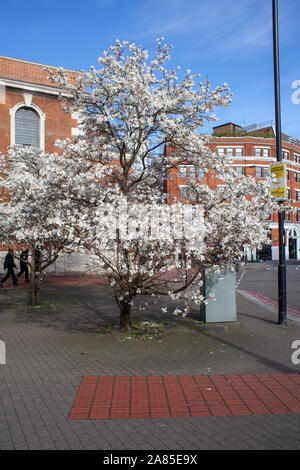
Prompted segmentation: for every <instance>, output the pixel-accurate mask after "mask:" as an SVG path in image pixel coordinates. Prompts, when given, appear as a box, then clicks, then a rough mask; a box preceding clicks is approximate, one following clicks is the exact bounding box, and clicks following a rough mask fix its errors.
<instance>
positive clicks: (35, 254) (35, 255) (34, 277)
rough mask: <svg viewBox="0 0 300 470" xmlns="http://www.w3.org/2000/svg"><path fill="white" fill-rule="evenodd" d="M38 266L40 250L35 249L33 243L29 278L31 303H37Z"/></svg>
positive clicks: (38, 286)
mask: <svg viewBox="0 0 300 470" xmlns="http://www.w3.org/2000/svg"><path fill="white" fill-rule="evenodd" d="M39 268H40V251H39V250H37V249H36V248H35V247H34V245H33V247H32V255H31V273H30V274H31V275H30V277H31V279H30V299H29V303H30V304H31V305H33V306H34V305H37V297H38V292H39V290H40V280H41V274H40V272H39V271H38V270H39Z"/></svg>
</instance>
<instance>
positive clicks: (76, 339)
mask: <svg viewBox="0 0 300 470" xmlns="http://www.w3.org/2000/svg"><path fill="white" fill-rule="evenodd" d="M10 282H11V281H10V280H8V281H7V286H6V285H5V287H4V288H3V289H2V290H1V292H0V312H1V313H0V339H1V340H2V341H4V342H5V344H6V352H7V358H6V359H7V360H6V365H0V398H1V400H0V449H98V450H126V449H130V450H135V449H143V450H147V449H152V450H160V449H163V450H167V449H168V450H184V449H186V450H187V449H189V450H191V449H195V450H201V449H299V448H300V437H299V431H300V410H299V411H298V409H299V408H297V406H299V403H300V391H299V389H300V384H299V377H300V374H299V372H300V365H295V364H293V362H292V359H291V356H292V353H293V352H294V351H293V349H292V348H291V345H292V343H293V341H295V340H300V324H299V323H295V322H293V321H289V322H288V325H287V326H279V325H277V324H276V315H274V313H272V312H271V311H269V310H266V309H263V308H262V307H261V306H259V305H257V304H255V303H253V302H251V301H250V300H249V299H247V298H245V297H243V296H241V295H239V294H237V305H238V321H237V322H236V323H230V324H216V325H201V324H199V322H198V321H197V311H194V312H193V314H192V317H193V318H192V319H187V320H177V321H175V320H174V319H173V317H172V315H171V314H169V315H164V316H163V317H162V312H161V306H162V305H165V299H160V300H161V302H163V303H161V302H160V303H159V304H150V303H149V306H148V307H147V310H146V312H136V313H135V314H134V319H135V321H137V320H138V319H139V320H148V321H152V322H153V321H155V322H157V323H159V324H160V327H161V328H160V335H159V336H157V337H156V339H150V338H149V336H150V335H148V337H146V335H144V336H137V337H132V338H129V336H130V335H128V334H126V333H121V332H119V331H118V329H117V328H114V325H116V324H118V311H117V309H116V306H115V305H114V303H113V302H112V301H111V298H110V295H109V292H108V289H107V288H106V287H105V286H104V285H103V280H101V279H99V278H95V277H93V278H90V279H89V281H88V278H87V277H85V278H80V277H77V276H76V279H75V277H74V278H71V277H67V278H58V277H50V276H49V277H47V281H45V283H44V288H43V291H42V293H41V300H42V302H41V305H40V307H41V308H35V309H32V308H28V307H27V306H26V299H27V296H28V290H27V285H25V283H24V284H20V286H19V287H17V288H11V287H9V285H8V284H9V283H10ZM25 287H26V288H25ZM169 310H170V309H169ZM170 311H171V310H170ZM109 377H110V378H109ZM103 380H104V381H105V380H107V381H108V382H109V381H110V382H111V383H112V382H114V383H115V384H116V383H118V384H121V388H117V387H115V391H118V393H117V394H116V397H117V400H116V403H117V404H118V405H120V400H125V402H126V400H127V401H128V397H129V398H134V399H133V400H132V402H133V403H135V404H136V409H137V408H138V406H137V405H138V404H141V403H142V401H143V400H144V399H148V400H150V401H152V404H153V393H152V392H151V390H150V388H149V384H152V385H151V387H152V388H153V387H154V391H155V393H156V392H157V389H158V388H159V389H160V392H159V393H161V392H162V391H163V390H162V384H164V393H162V394H161V395H159V394H158V395H156V397H157V396H160V397H161V398H159V399H158V401H157V402H156V408H158V407H160V405H162V406H165V404H166V400H167V407H168V413H169V414H168V417H162V416H166V415H163V414H162V410H160V414H158V415H157V416H158V417H154V415H153V414H152V415H151V414H148V415H147V416H149V417H139V418H137V417H134V414H131V415H130V417H128V415H126V413H125V414H123V416H124V417H123V418H121V417H120V413H119V414H115V415H114V414H110V415H106V416H105V415H101V414H100V410H99V408H101V409H102V410H101V411H103V408H104V406H103V394H102V396H101V393H102V392H103V391H104V390H105V387H104V386H103V385H101V386H100V387H99V384H101V381H103ZM124 381H125V385H124ZM201 381H202V384H201ZM247 381H248V382H247ZM246 382H247V383H246ZM91 383H94V385H95V389H94V391H95V390H96V388H97V386H98V392H99V393H97V394H95V393H93V407H94V410H95V408H98V412H99V413H98V415H97V414H94V415H93V417H91V415H89V416H88V417H85V418H84V419H82V418H81V419H78V416H77V419H71V418H72V415H71V414H70V413H71V410H72V409H73V410H74V405H76V404H78V403H79V404H80V405H81V407H82V405H83V408H85V409H86V408H87V407H89V410H91V408H90V405H89V404H88V405H87V403H88V400H89V399H90V397H88V396H87V395H88V393H90V392H88V393H87V394H86V393H84V394H83V396H82V393H81V395H80V393H79V392H80V391H81V392H82V390H83V389H84V386H85V385H86V384H88V387H91ZM126 383H127V384H128V383H130V384H131V388H130V395H128V393H127V392H128V390H129V388H128V386H127V385H126ZM145 383H147V384H148V388H147V390H148V392H147V393H146V389H145ZM195 383H196V384H197V388H196V387H195V386H194V385H195ZM132 384H134V387H133V385H132ZM170 384H171V385H170ZM179 385H180V386H181V387H180V388H178V387H179ZM246 385H247V386H248V387H251V389H252V393H253V394H254V395H255V401H256V404H257V405H258V404H259V402H260V404H265V407H266V408H265V409H263V408H260V410H258V408H256V409H255V408H253V409H252V411H251V408H250V406H249V402H247V400H249V396H248V398H247V397H246V395H245V393H246V392H245V386H246ZM92 386H93V385H92ZM118 386H119V385H118ZM192 386H193V387H192ZM82 387H83V388H82ZM126 387H127V392H126ZM137 387H139V388H138V390H139V395H138V396H137V395H136V393H135V392H136V390H137ZM168 387H169V388H168ZM170 387H171V389H170ZM174 387H175V388H174ZM191 387H192V388H191ZM220 387H221V388H220ZM222 387H223V388H222ZM224 387H225V388H224ZM208 389H209V390H208ZM210 389H211V390H210ZM149 390H150V391H149ZM233 390H235V395H234V394H233ZM85 391H87V389H86V390H85ZM120 391H121V392H122V393H121V395H120V393H119V392H120ZM170 391H171V392H172V393H173V397H171V398H170ZM174 392H176V393H177V392H178V393H177V395H176V393H175V394H174ZM192 392H193V394H192V395H191V393H192ZM225 392H226V393H227V395H226V393H225ZM172 393H171V395H172ZM195 393H196V395H195ZM211 393H213V394H214V396H213V397H212V396H211V395H210V397H209V398H207V396H206V395H207V394H211ZM126 394H127V395H126ZM189 394H190V395H189ZM201 394H202V395H201ZM205 394H206V395H205ZM84 395H85V396H84ZM108 396H109V397H110V400H111V401H110V403H111V404H112V393H110V394H108ZM95 397H97V399H98V404H97V402H96V403H95V400H94V399H95ZM82 398H84V400H86V401H84V400H83V401H82ZM183 398H184V401H182V400H183ZM201 398H203V400H202V401H201ZM225 398H226V400H227V401H226V400H225ZM275 398H276V399H277V401H276V400H275ZM78 399H79V402H78ZM178 399H180V400H181V404H180V405H179V404H178V401H177V402H176V400H178ZM188 399H189V400H190V402H188ZM192 399H193V404H194V411H195V410H196V409H198V411H199V410H200V408H201V405H202V406H204V405H205V406H206V405H208V411H209V412H208V413H206V415H205V413H204V414H201V415H200V416H199V414H198V416H197V415H195V413H194V414H193V413H191V412H190V411H191V410H192V407H191V406H190V405H191V400H192ZM210 399H212V400H211V401H210ZM250 399H251V398H250ZM252 399H253V396H252ZM76 400H77V401H76ZM80 400H81V401H80ZM101 400H102V401H101ZM172 400H173V402H172ZM220 400H221V402H220ZM231 400H237V401H243V405H245V404H246V405H245V407H246V409H245V407H244V408H242V411H244V412H243V413H242V412H240V413H238V412H237V411H241V409H240V410H239V409H238V407H236V408H235V409H234V405H235V403H231V408H230V406H229V405H230V403H229V402H230V401H231ZM150 401H148V405H149V403H150ZM163 401H164V402H163ZM212 401H215V402H216V401H217V402H218V403H214V405H215V409H216V407H217V408H218V406H220V405H222V407H223V411H224V410H225V411H227V410H229V411H230V410H231V411H230V413H227V412H226V413H225V412H224V413H223V414H222V415H218V414H217V413H213V412H212V409H213V408H212V404H211V402H212ZM278 401H279V402H280V406H279V404H278ZM209 402H210V404H209ZM172 403H173V404H172ZM176 403H177V404H176ZM187 403H189V405H188V406H187ZM224 403H225V405H226V409H225V408H224V406H223V405H224ZM247 403H248V404H247ZM123 404H124V402H123ZM171 404H172V406H175V404H176V406H175V408H177V411H178V408H180V407H181V408H184V410H185V411H186V410H187V409H188V410H189V414H188V415H187V414H185V417H184V416H182V414H181V416H178V414H177V416H176V414H174V413H172V409H173V408H172V407H171ZM236 404H237V403H236ZM99 405H100V406H99ZM101 405H102V406H101ZM143 406H144V408H143V412H144V411H145V403H144V404H143ZM239 406H240V407H241V403H239ZM272 406H273V408H272ZM119 407H120V406H119ZM112 408H113V407H112V406H110V411H111V409H112ZM120 408H122V406H121V407H120ZM146 408H147V409H148V410H149V409H150V408H151V407H150V406H146ZM140 409H141V408H140ZM123 411H124V408H123ZM131 411H132V410H131ZM156 411H157V410H156ZM219 411H220V408H219ZM234 411H236V412H234ZM140 413H141V414H142V412H140ZM250 413H251V414H250ZM279 413H280V414H279ZM219 414H220V413H219ZM97 416H98V418H97ZM135 416H137V415H135ZM79 418H80V417H79Z"/></svg>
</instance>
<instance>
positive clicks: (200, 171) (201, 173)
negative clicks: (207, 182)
mask: <svg viewBox="0 0 300 470" xmlns="http://www.w3.org/2000/svg"><path fill="white" fill-rule="evenodd" d="M199 178H200V179H201V178H204V170H199Z"/></svg>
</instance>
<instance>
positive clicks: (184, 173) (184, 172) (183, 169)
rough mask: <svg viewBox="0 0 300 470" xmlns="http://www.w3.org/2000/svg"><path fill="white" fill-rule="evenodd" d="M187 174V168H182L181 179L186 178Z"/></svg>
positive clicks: (180, 170)
mask: <svg viewBox="0 0 300 470" xmlns="http://www.w3.org/2000/svg"><path fill="white" fill-rule="evenodd" d="M186 175H187V172H186V166H180V167H179V178H186Z"/></svg>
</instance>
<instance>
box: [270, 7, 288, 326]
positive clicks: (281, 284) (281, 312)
mask: <svg viewBox="0 0 300 470" xmlns="http://www.w3.org/2000/svg"><path fill="white" fill-rule="evenodd" d="M272 2H273V55H274V89H275V126H276V153H277V161H278V162H281V161H282V154H281V114H280V80H279V51H278V0H272ZM278 232H279V264H278V323H279V324H280V325H282V324H286V264H285V243H284V212H280V211H279V212H278Z"/></svg>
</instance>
